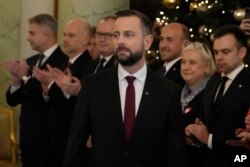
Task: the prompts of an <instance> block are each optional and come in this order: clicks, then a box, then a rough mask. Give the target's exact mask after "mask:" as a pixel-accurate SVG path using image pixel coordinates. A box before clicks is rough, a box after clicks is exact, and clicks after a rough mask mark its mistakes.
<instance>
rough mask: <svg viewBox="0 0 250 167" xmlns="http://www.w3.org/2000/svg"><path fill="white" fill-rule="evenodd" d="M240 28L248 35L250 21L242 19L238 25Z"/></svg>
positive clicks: (249, 32)
mask: <svg viewBox="0 0 250 167" xmlns="http://www.w3.org/2000/svg"><path fill="white" fill-rule="evenodd" d="M240 28H241V29H242V30H243V31H244V32H245V34H246V35H250V19H243V20H242V21H241V24H240Z"/></svg>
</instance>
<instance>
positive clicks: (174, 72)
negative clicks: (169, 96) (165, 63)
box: [157, 60, 185, 87]
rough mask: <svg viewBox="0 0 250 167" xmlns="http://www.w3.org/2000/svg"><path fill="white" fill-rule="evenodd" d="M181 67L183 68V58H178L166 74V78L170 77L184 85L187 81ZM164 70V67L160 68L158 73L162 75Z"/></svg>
mask: <svg viewBox="0 0 250 167" xmlns="http://www.w3.org/2000/svg"><path fill="white" fill-rule="evenodd" d="M180 69H181V60H178V61H177V62H176V63H175V64H174V65H173V66H172V67H171V68H170V69H169V70H168V72H167V73H166V74H165V75H164V78H166V79H169V80H171V81H173V82H175V83H176V84H178V85H179V86H181V87H183V86H184V85H185V81H184V80H183V79H182V77H181V73H180ZM162 70H163V68H161V69H159V70H158V71H157V73H158V74H159V75H161V74H162Z"/></svg>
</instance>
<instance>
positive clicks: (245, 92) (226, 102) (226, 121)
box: [202, 68, 250, 166]
mask: <svg viewBox="0 0 250 167" xmlns="http://www.w3.org/2000/svg"><path fill="white" fill-rule="evenodd" d="M219 82H220V77H219V76H215V77H213V78H212V79H211V80H210V81H209V82H208V84H207V87H206V89H205V92H204V101H203V102H204V105H203V106H204V107H203V109H202V111H204V112H202V114H203V122H204V123H205V125H206V126H207V128H208V131H209V132H210V133H212V134H213V143H212V145H213V149H206V152H205V166H213V165H217V166H230V165H233V163H234V162H233V161H234V158H235V156H236V155H237V154H240V155H241V154H247V153H246V152H245V151H244V149H241V148H236V147H231V146H228V145H226V143H225V142H226V140H229V139H236V137H235V130H236V129H237V128H244V127H245V123H244V120H245V116H246V113H247V111H248V108H249V107H250V105H249V102H250V100H249V99H250V72H249V69H248V68H244V69H243V70H242V71H241V72H240V73H239V74H238V75H237V77H236V78H235V79H234V81H233V82H232V83H231V85H230V87H229V88H228V90H227V91H226V93H225V95H224V97H223V100H222V103H221V104H220V105H219V106H218V107H217V108H215V109H214V108H213V101H214V97H215V93H216V91H217V87H218V85H219ZM248 154H249V152H248ZM248 157H250V155H249V156H248ZM234 165H235V164H234ZM241 165H244V164H243V163H242V164H241Z"/></svg>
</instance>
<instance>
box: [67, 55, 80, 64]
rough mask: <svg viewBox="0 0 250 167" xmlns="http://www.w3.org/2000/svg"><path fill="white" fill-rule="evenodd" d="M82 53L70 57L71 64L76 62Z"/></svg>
mask: <svg viewBox="0 0 250 167" xmlns="http://www.w3.org/2000/svg"><path fill="white" fill-rule="evenodd" d="M82 54H83V53H79V54H78V55H76V56H75V57H73V58H70V59H69V62H70V63H71V64H74V62H75V61H76V59H78V57H80V56H81V55H82Z"/></svg>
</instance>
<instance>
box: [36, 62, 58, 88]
mask: <svg viewBox="0 0 250 167" xmlns="http://www.w3.org/2000/svg"><path fill="white" fill-rule="evenodd" d="M33 76H34V77H35V78H36V79H37V80H39V81H40V82H41V83H42V85H43V86H44V87H48V85H49V84H50V83H51V82H52V81H53V80H54V77H53V75H52V74H51V73H50V72H49V71H46V70H41V69H40V68H39V67H37V66H34V67H33Z"/></svg>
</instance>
